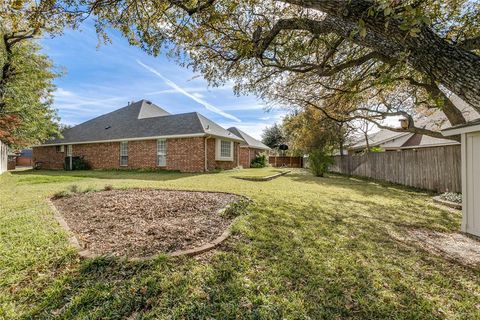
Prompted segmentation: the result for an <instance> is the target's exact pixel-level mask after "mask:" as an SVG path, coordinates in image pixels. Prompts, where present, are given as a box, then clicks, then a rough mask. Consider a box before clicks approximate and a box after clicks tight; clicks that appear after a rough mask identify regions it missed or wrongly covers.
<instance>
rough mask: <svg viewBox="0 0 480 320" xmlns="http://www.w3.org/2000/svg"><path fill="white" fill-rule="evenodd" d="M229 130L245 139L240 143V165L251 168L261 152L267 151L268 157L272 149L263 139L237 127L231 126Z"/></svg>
mask: <svg viewBox="0 0 480 320" xmlns="http://www.w3.org/2000/svg"><path fill="white" fill-rule="evenodd" d="M227 130H228V131H230V132H231V133H233V134H234V135H236V136H238V137H240V138H242V140H243V142H241V143H240V165H241V166H242V167H244V168H250V163H251V162H252V160H253V159H255V157H256V156H257V155H259V154H260V153H267V159H268V152H269V151H270V148H269V147H268V146H266V145H264V144H263V143H262V142H261V141H258V140H257V139H255V138H254V137H252V136H249V135H248V134H246V133H245V132H243V131H242V130H240V129H238V128H236V127H231V128H228V129H227Z"/></svg>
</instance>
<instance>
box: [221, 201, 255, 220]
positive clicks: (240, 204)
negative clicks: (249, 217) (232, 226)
mask: <svg viewBox="0 0 480 320" xmlns="http://www.w3.org/2000/svg"><path fill="white" fill-rule="evenodd" d="M249 204H250V200H247V199H240V200H238V201H236V202H234V203H232V204H230V205H229V206H228V207H227V208H226V209H225V210H224V211H223V212H222V213H221V216H223V217H227V218H235V217H238V216H242V215H246V214H248V210H247V207H248V205H249Z"/></svg>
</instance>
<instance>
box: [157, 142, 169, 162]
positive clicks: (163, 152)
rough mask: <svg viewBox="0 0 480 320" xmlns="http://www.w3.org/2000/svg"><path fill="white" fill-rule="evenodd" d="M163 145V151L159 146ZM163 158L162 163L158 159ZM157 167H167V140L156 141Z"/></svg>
mask: <svg viewBox="0 0 480 320" xmlns="http://www.w3.org/2000/svg"><path fill="white" fill-rule="evenodd" d="M162 145H163V150H162V148H161V146H162ZM162 157H163V163H161V161H160V159H161V158H162ZM157 166H158V167H166V166H167V139H158V140H157Z"/></svg>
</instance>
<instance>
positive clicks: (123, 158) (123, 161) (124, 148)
mask: <svg viewBox="0 0 480 320" xmlns="http://www.w3.org/2000/svg"><path fill="white" fill-rule="evenodd" d="M120 166H122V167H126V166H128V141H122V142H120Z"/></svg>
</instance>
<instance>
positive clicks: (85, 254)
mask: <svg viewBox="0 0 480 320" xmlns="http://www.w3.org/2000/svg"><path fill="white" fill-rule="evenodd" d="M182 191H184V190H182ZM195 192H202V191H195ZM206 192H208V191H206ZM210 192H211V191H210ZM222 193H228V192H222ZM231 194H234V193H231ZM234 195H236V196H238V197H239V198H240V200H241V199H243V200H247V201H248V202H251V201H252V200H251V199H250V198H249V197H247V196H244V195H238V194H234ZM237 202H238V201H235V202H233V203H230V204H228V205H226V206H225V207H224V208H221V209H219V210H217V212H216V213H217V214H222V213H223V212H225V211H226V210H228V209H229V208H230V207H231V205H232V204H234V203H237ZM47 203H48V206H49V207H50V209H51V210H52V211H53V217H54V219H55V220H56V221H57V223H58V224H59V225H60V227H61V228H62V229H63V230H65V231H66V232H67V235H68V243H69V244H70V245H71V246H72V247H74V248H75V249H76V250H77V253H78V255H79V256H80V257H81V258H85V259H90V258H98V257H101V256H104V255H101V254H97V253H94V252H91V251H90V250H88V249H84V248H82V246H81V245H80V242H79V241H78V239H77V237H76V236H75V234H74V233H73V231H72V229H71V228H70V227H69V226H68V223H67V221H65V219H64V218H63V216H62V214H61V213H60V211H59V210H58V209H57V207H55V205H54V204H53V202H52V200H51V198H47ZM237 218H238V217H236V218H234V219H233V220H232V222H231V223H230V224H229V225H228V226H227V228H226V229H225V230H224V231H223V233H222V234H221V235H220V236H219V237H217V238H215V239H213V240H212V241H209V242H207V243H205V244H203V245H201V246H199V247H195V248H191V249H183V250H176V251H173V252H158V253H156V254H153V255H150V256H146V257H131V258H128V257H126V259H127V260H128V261H148V260H153V259H155V258H157V257H158V256H160V255H161V254H164V255H166V256H168V257H181V256H189V257H193V256H196V255H199V254H202V253H205V252H207V251H210V250H212V249H214V248H216V247H218V246H219V245H220V244H221V243H222V242H224V241H225V240H227V239H228V237H230V235H231V233H232V231H231V229H232V226H233V224H234V223H235V222H236V220H237Z"/></svg>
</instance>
